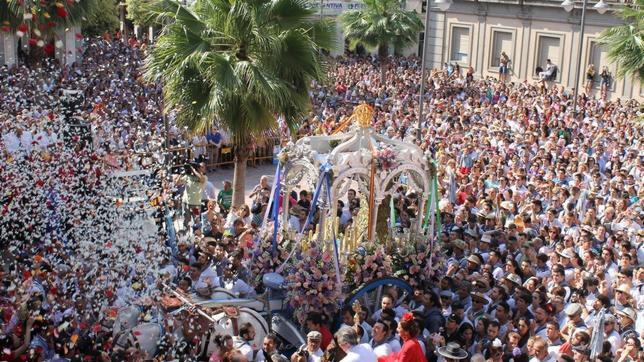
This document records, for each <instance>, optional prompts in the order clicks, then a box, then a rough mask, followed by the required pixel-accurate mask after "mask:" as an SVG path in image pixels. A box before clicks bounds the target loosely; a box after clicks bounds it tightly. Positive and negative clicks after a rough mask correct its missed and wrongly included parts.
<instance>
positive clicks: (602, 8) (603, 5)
mask: <svg viewBox="0 0 644 362" xmlns="http://www.w3.org/2000/svg"><path fill="white" fill-rule="evenodd" d="M608 8H609V6H608V4H606V3H605V2H604V0H599V2H598V3H597V4H595V6H593V9H595V10H597V12H598V13H600V14H604V13H605V12H606V11H607V10H608Z"/></svg>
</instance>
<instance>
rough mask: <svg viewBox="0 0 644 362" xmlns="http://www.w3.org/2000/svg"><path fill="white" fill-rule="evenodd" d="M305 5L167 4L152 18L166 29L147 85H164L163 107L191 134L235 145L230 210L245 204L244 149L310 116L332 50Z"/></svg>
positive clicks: (326, 30)
mask: <svg viewBox="0 0 644 362" xmlns="http://www.w3.org/2000/svg"><path fill="white" fill-rule="evenodd" d="M312 9H313V7H312V6H310V4H309V3H308V1H307V0H197V1H196V2H195V3H194V4H193V5H191V6H190V7H186V6H182V5H180V4H178V3H177V2H176V1H173V0H161V1H159V2H157V3H155V4H154V6H153V8H152V9H151V13H152V14H153V15H156V18H157V19H156V20H157V21H158V22H159V23H162V24H166V25H165V26H164V28H163V30H162V33H161V36H160V37H159V38H158V40H157V44H156V46H155V47H154V49H153V50H152V51H151V53H150V55H149V56H148V58H147V60H146V69H145V75H146V77H147V79H148V80H157V79H160V80H161V81H162V82H163V85H164V98H165V107H166V109H167V110H171V109H175V110H177V122H178V123H179V124H180V125H183V126H187V127H188V128H189V129H190V130H192V131H193V132H202V131H204V130H207V129H209V128H210V127H211V126H212V125H218V126H220V127H223V128H224V129H226V130H227V131H228V132H229V134H230V136H231V139H232V141H233V144H234V155H235V171H234V179H233V205H241V204H243V203H244V198H245V194H244V184H245V178H246V176H245V174H246V161H247V160H248V157H249V151H250V148H249V145H250V144H252V142H253V140H254V139H255V138H256V137H258V136H261V135H262V134H263V133H264V132H265V131H266V130H269V129H273V128H275V126H276V116H277V115H281V116H282V117H283V118H284V119H285V121H286V123H287V124H288V126H289V127H290V128H291V130H294V129H295V128H296V127H297V125H298V123H299V121H300V120H301V119H302V118H303V117H304V115H305V114H306V112H307V110H308V109H309V108H310V98H309V95H308V91H309V86H310V83H311V81H312V80H313V79H316V80H322V78H323V75H324V64H323V61H322V58H321V55H320V52H319V50H320V48H325V49H329V48H330V47H331V46H332V39H333V34H332V30H331V29H332V28H331V24H329V23H328V22H317V21H315V20H314V16H313V15H314V11H313V10H312Z"/></svg>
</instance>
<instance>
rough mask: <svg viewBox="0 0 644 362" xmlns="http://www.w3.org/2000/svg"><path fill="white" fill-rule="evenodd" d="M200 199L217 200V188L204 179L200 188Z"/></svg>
mask: <svg viewBox="0 0 644 362" xmlns="http://www.w3.org/2000/svg"><path fill="white" fill-rule="evenodd" d="M201 199H202V200H217V190H216V189H215V185H213V184H212V182H210V181H206V184H205V185H204V188H203V190H201Z"/></svg>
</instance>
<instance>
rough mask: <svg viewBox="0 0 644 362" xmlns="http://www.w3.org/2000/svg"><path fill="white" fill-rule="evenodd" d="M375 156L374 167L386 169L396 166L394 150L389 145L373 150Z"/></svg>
mask: <svg viewBox="0 0 644 362" xmlns="http://www.w3.org/2000/svg"><path fill="white" fill-rule="evenodd" d="M374 157H375V158H376V167H378V169H379V170H381V171H387V170H391V169H394V168H396V166H397V165H398V161H396V152H395V151H394V150H393V149H391V148H390V147H385V148H382V149H380V150H377V151H375V152H374Z"/></svg>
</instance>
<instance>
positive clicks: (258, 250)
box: [250, 235, 289, 287]
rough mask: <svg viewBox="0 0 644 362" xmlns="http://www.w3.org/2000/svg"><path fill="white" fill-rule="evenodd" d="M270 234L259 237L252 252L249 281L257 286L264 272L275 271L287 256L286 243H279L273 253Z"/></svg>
mask: <svg viewBox="0 0 644 362" xmlns="http://www.w3.org/2000/svg"><path fill="white" fill-rule="evenodd" d="M271 239H272V235H270V236H264V237H262V238H261V241H260V243H259V245H257V246H256V247H255V249H254V250H253V253H252V260H251V263H250V271H251V274H252V275H253V280H251V283H252V284H253V287H257V286H259V285H260V284H261V282H262V277H263V276H264V274H266V273H275V272H276V271H277V268H279V267H280V266H282V265H283V264H284V262H285V261H286V258H288V254H289V251H288V248H287V247H286V245H280V247H278V251H277V252H276V253H273V243H272V241H271Z"/></svg>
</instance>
